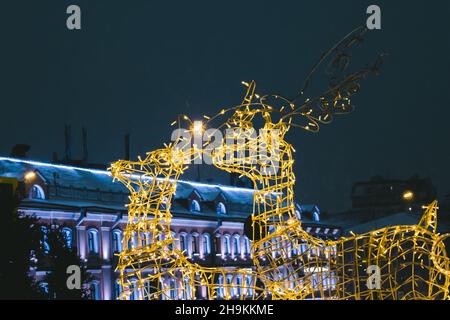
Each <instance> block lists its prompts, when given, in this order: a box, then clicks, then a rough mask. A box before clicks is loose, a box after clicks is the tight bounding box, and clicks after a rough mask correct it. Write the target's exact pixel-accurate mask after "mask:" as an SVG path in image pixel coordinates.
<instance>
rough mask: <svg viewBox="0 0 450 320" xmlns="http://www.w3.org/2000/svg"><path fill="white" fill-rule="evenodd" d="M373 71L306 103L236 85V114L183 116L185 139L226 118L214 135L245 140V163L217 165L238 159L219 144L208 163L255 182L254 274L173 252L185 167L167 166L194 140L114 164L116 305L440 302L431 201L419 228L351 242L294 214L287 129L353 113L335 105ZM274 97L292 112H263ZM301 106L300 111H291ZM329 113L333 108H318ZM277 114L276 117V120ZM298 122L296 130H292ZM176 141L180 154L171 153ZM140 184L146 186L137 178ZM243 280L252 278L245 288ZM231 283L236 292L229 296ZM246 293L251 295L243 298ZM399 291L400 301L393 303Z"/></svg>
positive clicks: (441, 261) (445, 270) (441, 279)
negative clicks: (120, 192) (118, 231)
mask: <svg viewBox="0 0 450 320" xmlns="http://www.w3.org/2000/svg"><path fill="white" fill-rule="evenodd" d="M358 36H359V34H358ZM347 40H350V38H349V39H347ZM344 44H348V43H346V42H345V43H344ZM338 47H339V46H338ZM344 47H346V46H344ZM333 50H334V49H333ZM324 56H325V57H326V56H327V54H325V55H324ZM372 71H373V69H372V68H369V69H366V70H363V71H359V72H357V73H353V74H350V75H349V76H347V78H345V79H343V80H342V82H341V86H334V87H333V90H331V91H326V92H325V93H324V94H323V95H321V96H320V97H318V98H316V99H310V98H307V99H304V98H303V97H302V96H303V93H304V90H301V91H300V92H301V94H300V95H299V96H297V97H296V98H295V99H293V100H289V99H286V98H283V97H280V96H279V95H272V96H261V97H259V96H258V97H259V98H258V97H257V95H256V93H255V91H256V84H255V82H254V81H251V82H242V83H243V85H244V86H245V87H246V94H245V96H244V98H243V101H242V103H241V104H240V105H238V106H236V107H233V108H228V109H222V110H221V111H220V112H219V113H218V114H216V115H215V116H211V117H208V118H206V117H205V120H206V121H205V123H203V122H202V121H194V122H192V121H191V120H190V119H189V118H188V117H187V116H183V119H184V120H186V122H187V123H188V124H189V125H190V130H191V131H193V132H194V133H200V132H203V130H204V127H205V125H207V124H208V123H210V122H212V121H219V120H220V119H221V117H223V116H224V115H225V114H229V117H228V118H225V119H222V120H221V121H220V122H221V123H220V124H219V126H218V127H219V128H224V129H226V128H230V129H238V130H236V132H238V133H237V136H236V138H237V139H235V140H236V141H237V140H242V141H245V144H244V147H245V150H248V151H249V152H245V153H244V155H243V158H238V157H230V158H227V157H225V155H227V154H237V153H239V152H241V151H242V150H243V146H242V144H238V143H235V142H232V143H226V142H223V143H222V145H220V147H219V149H218V150H219V151H220V152H218V155H217V156H216V157H213V165H214V166H215V167H217V168H219V169H221V170H223V171H226V172H229V173H237V174H238V175H239V176H245V177H247V178H249V179H250V180H251V181H252V182H253V183H254V184H253V185H254V186H255V190H254V193H253V197H254V199H253V201H254V205H253V208H254V209H253V210H254V211H253V213H252V228H253V236H252V241H251V243H250V251H251V254H250V256H251V257H252V258H251V259H252V262H253V268H246V269H238V268H236V269H234V268H227V267H221V266H220V267H205V266H202V265H200V264H198V263H194V262H192V261H191V260H190V258H189V256H187V254H186V252H185V250H184V248H181V247H180V245H179V244H180V241H181V238H180V239H176V237H175V235H174V234H173V233H172V230H171V221H172V214H171V202H172V199H173V197H174V194H175V188H174V184H175V183H176V182H177V181H179V178H180V176H181V175H182V174H183V173H184V172H185V170H186V169H187V168H188V166H187V165H185V164H183V163H182V162H181V161H175V157H181V158H182V159H194V157H197V156H198V153H202V152H205V150H206V149H207V147H204V148H199V146H195V147H193V146H192V144H191V142H192V141H191V140H192V138H191V139H189V138H188V139H185V140H182V139H181V138H180V139H179V141H175V142H174V143H173V144H170V145H166V146H165V147H164V148H162V149H157V150H154V151H151V152H148V153H147V154H146V156H145V157H142V158H138V160H137V161H124V160H120V161H117V162H115V163H113V164H112V165H111V175H112V176H113V177H114V178H115V179H116V180H119V181H120V182H122V183H123V184H124V185H125V186H126V187H127V188H128V189H129V190H130V193H131V195H130V204H129V205H128V221H129V222H128V224H127V227H126V229H125V230H124V236H123V243H124V244H125V245H124V247H126V248H127V249H126V250H125V251H123V252H121V253H120V254H119V262H118V265H117V269H118V271H119V273H120V279H119V280H120V284H121V286H122V296H121V298H122V299H129V297H130V295H131V294H133V292H135V291H136V290H137V291H138V292H139V293H140V294H139V297H140V298H141V299H163V298H164V299H172V298H173V299H177V298H183V299H192V300H194V299H195V296H194V294H193V292H196V290H194V289H201V290H200V291H202V292H204V293H205V296H204V298H206V299H217V298H220V299H232V298H238V299H267V298H268V297H270V298H271V299H294V300H295V299H334V300H348V299H399V298H402V299H418V298H420V299H448V298H449V292H448V290H449V285H450V280H449V279H450V261H449V259H448V257H447V255H446V251H445V245H444V240H446V239H447V238H448V235H443V236H442V235H439V234H438V233H437V232H436V224H437V208H438V207H437V202H433V203H432V204H430V205H429V206H426V208H425V212H424V215H423V217H422V219H421V220H420V222H419V223H418V224H417V225H413V226H392V227H386V228H383V229H380V230H374V231H371V232H369V233H365V234H354V233H352V234H351V235H350V236H348V237H344V238H341V239H338V240H322V239H319V238H316V237H314V236H312V235H311V234H310V233H308V232H306V231H305V230H304V229H303V228H302V226H301V221H300V219H299V216H298V215H297V213H296V207H295V203H294V200H293V199H294V186H295V175H294V172H293V166H294V160H293V152H294V148H293V146H292V145H291V144H290V143H289V142H287V141H286V140H285V136H286V133H287V132H288V131H289V130H290V129H291V128H292V127H300V128H303V129H305V130H309V131H312V132H317V131H318V130H319V122H320V123H324V122H326V123H329V122H331V120H332V119H333V118H334V115H338V114H341V113H346V112H349V110H350V111H351V109H352V108H350V107H349V108H348V110H347V108H346V110H344V109H341V103H342V101H345V103H346V104H347V103H349V101H350V96H351V95H352V94H353V93H354V92H356V90H349V88H354V87H355V88H356V87H359V80H361V79H362V78H363V77H364V76H365V75H367V74H369V73H371V72H372ZM274 97H276V98H277V99H283V101H284V102H286V103H283V104H286V105H289V106H291V108H287V109H289V110H285V109H284V108H283V110H282V111H280V109H281V108H278V107H276V106H274V105H269V103H268V102H267V101H268V100H269V98H274ZM301 97H302V99H301V100H303V101H305V103H304V104H302V105H297V101H299V100H300V98H301ZM327 105H329V106H336V107H333V108H330V110H328V109H326V108H323V106H327ZM276 115H278V116H279V117H278V120H276V121H275V120H273V119H274V118H275V116H276ZM261 119H262V121H261ZM324 119H325V120H326V121H323V120H324ZM299 120H301V121H304V122H300V123H298V122H296V121H299ZM260 122H263V129H264V131H265V132H266V139H264V134H262V133H260V134H258V135H256V136H255V135H253V134H252V132H251V130H248V129H249V128H253V127H254V126H255V123H260ZM244 129H245V130H244ZM267 133H273V134H274V135H275V136H276V138H277V143H278V146H277V148H278V154H277V155H276V160H277V161H278V162H279V164H278V166H277V167H276V168H282V170H277V171H275V173H274V174H270V169H271V166H270V163H272V162H274V160H275V158H274V157H275V156H273V155H270V156H268V155H266V156H265V158H264V159H262V157H260V155H259V153H258V150H259V144H258V142H259V141H260V140H261V139H262V140H263V141H266V142H267V144H269V145H270V139H267ZM178 142H182V144H183V145H184V146H186V148H180V149H177V150H176V152H175V147H174V146H175V145H177V143H178ZM266 160H270V161H266ZM140 175H145V177H148V178H145V179H143V178H136V177H139V176H140ZM249 191H250V192H251V190H249ZM411 196H412V197H413V195H406V198H405V195H404V198H405V199H407V198H410V197H411ZM141 234H148V242H146V243H145V244H139V245H131V246H129V247H128V243H131V244H133V243H136V242H135V239H136V236H137V235H141ZM180 237H181V236H180ZM184 241H186V240H184ZM228 244H230V243H228ZM217 254H220V252H219V253H217ZM222 254H223V253H222ZM399 261H401V263H399ZM422 261H423V262H422ZM369 266H377V267H379V269H380V270H381V274H380V277H381V283H382V284H383V286H382V288H380V289H379V290H370V289H369V288H368V286H367V281H368V280H369V277H370V275H369V274H367V273H365V270H367V268H368V267H369ZM405 275H407V276H405ZM247 277H249V278H251V281H250V282H249V283H248V282H247V280H246V279H247ZM399 279H404V280H401V281H400V280H399ZM238 281H239V283H240V286H241V290H236V288H237V286H238V285H237V283H238ZM175 290H176V294H175ZM250 291H251V292H252V294H251V295H246V294H247V293H248V292H250ZM400 291H402V292H403V295H402V296H401V297H400V296H399V292H400Z"/></svg>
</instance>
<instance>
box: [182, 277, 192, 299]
mask: <svg viewBox="0 0 450 320" xmlns="http://www.w3.org/2000/svg"><path fill="white" fill-rule="evenodd" d="M191 297H192V288H191V284H190V281H189V278H187V277H185V278H184V281H183V290H182V299H183V300H191Z"/></svg>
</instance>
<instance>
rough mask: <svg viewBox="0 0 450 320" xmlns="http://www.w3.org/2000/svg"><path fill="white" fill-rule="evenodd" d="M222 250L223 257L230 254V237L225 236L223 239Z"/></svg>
mask: <svg viewBox="0 0 450 320" xmlns="http://www.w3.org/2000/svg"><path fill="white" fill-rule="evenodd" d="M223 250H224V252H223V253H224V254H225V255H230V254H231V246H230V236H229V235H225V236H224V237H223Z"/></svg>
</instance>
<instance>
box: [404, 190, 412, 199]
mask: <svg viewBox="0 0 450 320" xmlns="http://www.w3.org/2000/svg"><path fill="white" fill-rule="evenodd" d="M403 199H405V200H413V199H414V193H413V192H412V191H405V192H404V193H403Z"/></svg>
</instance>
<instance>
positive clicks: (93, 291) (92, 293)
mask: <svg viewBox="0 0 450 320" xmlns="http://www.w3.org/2000/svg"><path fill="white" fill-rule="evenodd" d="M89 299H91V300H100V299H101V297H100V283H99V282H98V281H92V282H91V284H90V286H89Z"/></svg>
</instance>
